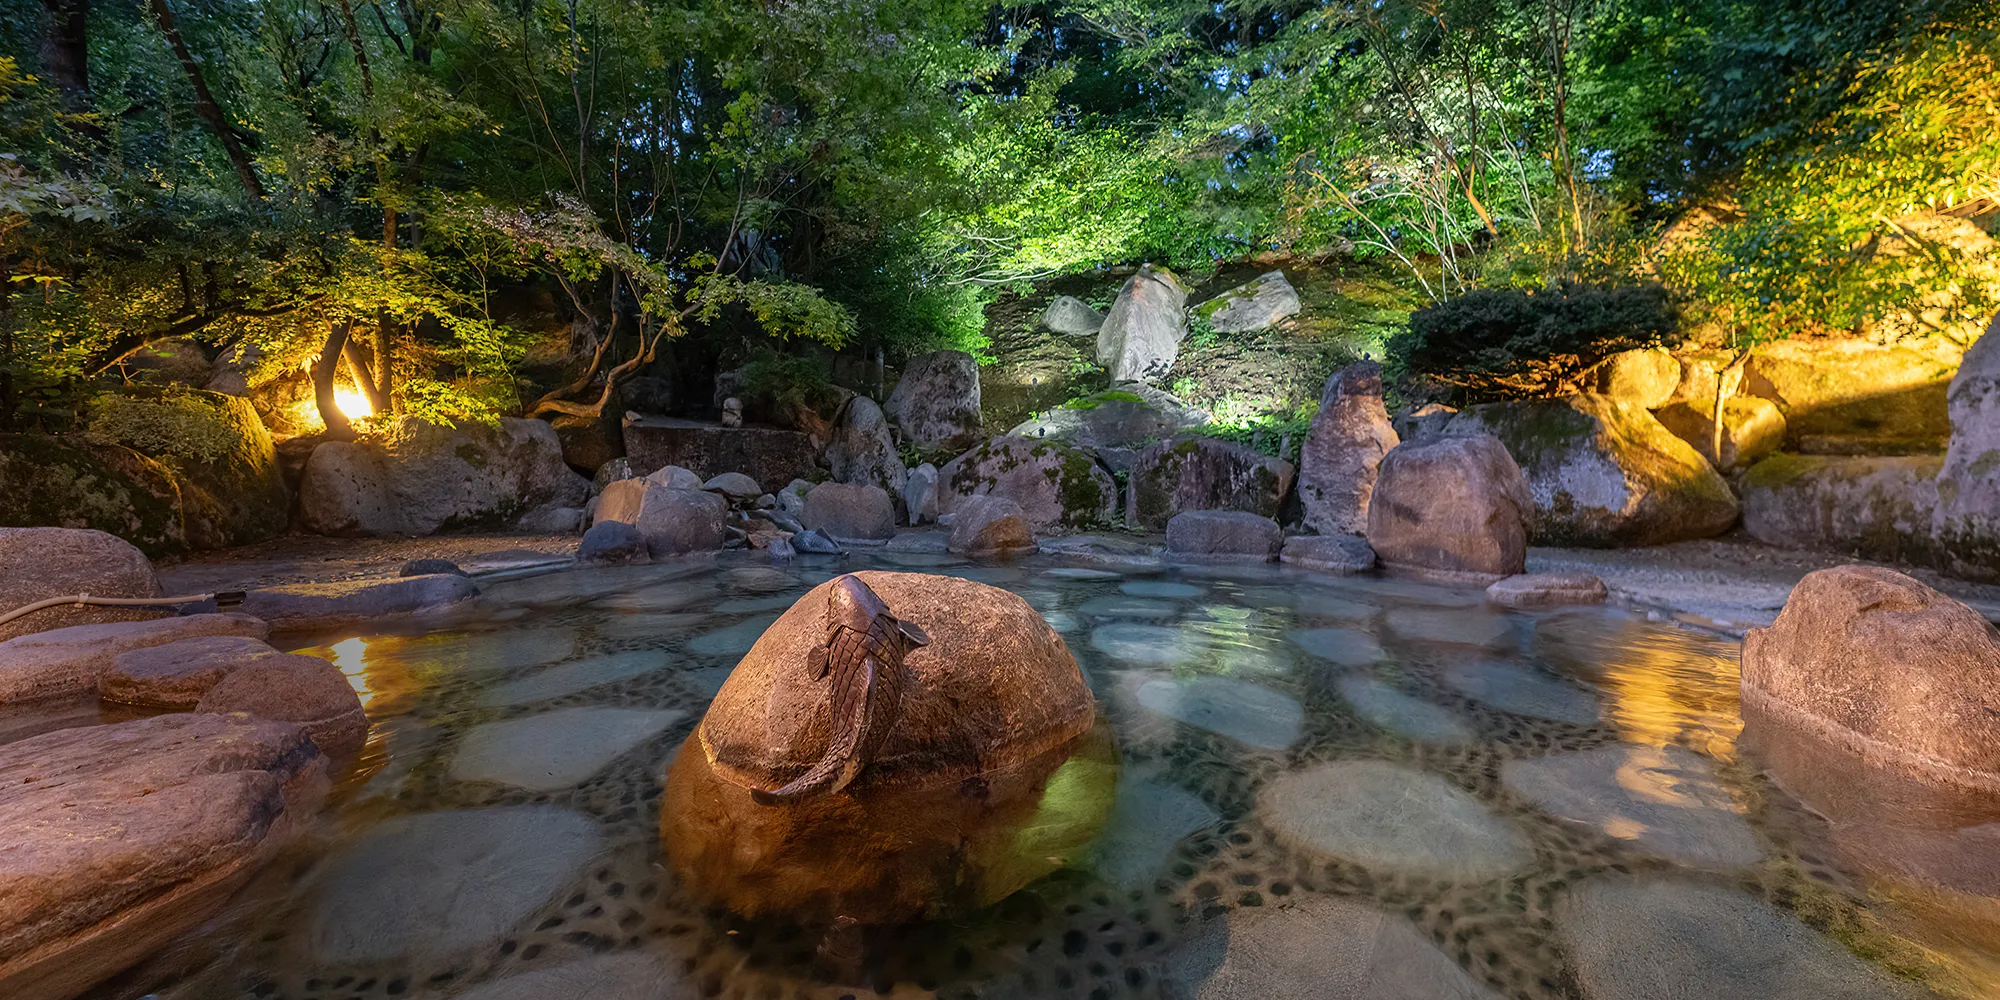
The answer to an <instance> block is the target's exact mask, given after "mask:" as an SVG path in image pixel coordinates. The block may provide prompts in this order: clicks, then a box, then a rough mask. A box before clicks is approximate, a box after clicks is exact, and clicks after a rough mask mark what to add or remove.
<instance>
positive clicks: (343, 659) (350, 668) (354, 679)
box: [327, 400, 375, 708]
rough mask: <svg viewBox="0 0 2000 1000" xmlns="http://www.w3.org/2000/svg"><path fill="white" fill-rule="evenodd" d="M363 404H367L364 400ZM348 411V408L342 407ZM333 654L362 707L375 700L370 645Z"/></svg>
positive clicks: (352, 643)
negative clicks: (370, 683) (370, 685)
mask: <svg viewBox="0 0 2000 1000" xmlns="http://www.w3.org/2000/svg"><path fill="white" fill-rule="evenodd" d="M363 402H364V403H365V402H367V401H366V400H363ZM341 408H342V409H346V407H344V406H343V407H341ZM327 649H328V651H329V652H331V653H332V654H333V665H334V666H336V667H339V668H340V672H341V673H343V674H346V675H347V684H348V686H349V687H352V688H353V689H354V693H355V694H357V695H360V696H361V706H362V707H363V708H366V707H368V703H369V702H371V701H374V700H375V692H374V691H373V690H372V689H370V688H369V686H368V643H367V641H366V640H364V639H362V638H361V637H360V636H356V637H354V638H352V639H345V640H342V641H340V642H336V643H334V644H333V645H332V646H329V647H327Z"/></svg>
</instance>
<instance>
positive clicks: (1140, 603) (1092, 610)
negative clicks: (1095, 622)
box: [1076, 595, 1180, 618]
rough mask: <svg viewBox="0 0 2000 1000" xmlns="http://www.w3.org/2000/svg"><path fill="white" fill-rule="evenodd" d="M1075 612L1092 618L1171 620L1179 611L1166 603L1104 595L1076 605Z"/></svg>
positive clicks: (1141, 598) (1140, 598)
mask: <svg viewBox="0 0 2000 1000" xmlns="http://www.w3.org/2000/svg"><path fill="white" fill-rule="evenodd" d="M1076 610H1077V613H1078V614H1085V615H1089V616H1091V617H1093V618H1172V617H1173V616H1174V614H1175V612H1177V611H1179V610H1180V609H1179V608H1177V607H1176V606H1174V605H1173V604H1170V603H1168V602H1166V601H1154V600H1148V599H1146V598H1143V597H1123V596H1116V595H1105V596H1103V597H1093V598H1091V599H1090V600H1088V601H1085V602H1083V603H1082V604H1079V605H1077V608H1076Z"/></svg>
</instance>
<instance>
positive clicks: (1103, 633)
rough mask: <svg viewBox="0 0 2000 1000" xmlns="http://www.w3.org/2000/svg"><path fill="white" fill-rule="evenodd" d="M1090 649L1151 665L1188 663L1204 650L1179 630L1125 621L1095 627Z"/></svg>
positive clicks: (1091, 632) (1126, 660) (1193, 639)
mask: <svg viewBox="0 0 2000 1000" xmlns="http://www.w3.org/2000/svg"><path fill="white" fill-rule="evenodd" d="M1090 648H1092V649H1094V650H1097V651H1098V652H1100V653H1103V654H1104V655H1106V656H1109V657H1112V658H1113V659H1118V660H1123V661H1125V662H1127V663H1136V664H1140V665H1142V666H1149V667H1171V666H1174V665H1175V664H1179V663H1186V662H1188V661H1190V660H1193V659H1194V658H1195V657H1196V656H1198V655H1200V653H1201V643H1200V641H1199V640H1197V639H1196V638H1195V637H1193V636H1191V635H1189V634H1187V633H1186V632H1184V631H1181V630H1180V629H1173V628H1168V627H1166V626H1165V625H1137V624H1131V623H1126V622H1120V623H1117V624H1112V625H1100V626H1098V627H1097V628H1094V629H1092V630H1091V631H1090Z"/></svg>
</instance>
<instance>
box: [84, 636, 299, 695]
mask: <svg viewBox="0 0 2000 1000" xmlns="http://www.w3.org/2000/svg"><path fill="white" fill-rule="evenodd" d="M287 655H288V654H285V653H280V652H278V651H277V650H275V649H272V648H271V644H270V643H267V642H265V641H264V640H262V639H253V638H251V637H249V636H247V635H209V636H202V637H200V638H196V639H181V640H178V641H175V642H169V643H166V644H164V645H160V646H147V647H145V648H144V649H134V650H130V651H128V652H124V653H120V654H118V655H117V656H116V657H115V658H113V659H112V661H111V669H110V670H107V671H105V673H104V676H103V677H101V678H99V679H98V682H97V695H98V697H100V698H103V699H104V700H105V701H112V702H117V703H119V704H121V705H145V706H148V707H151V708H167V709H178V710H181V711H185V710H187V709H190V708H193V707H194V706H195V705H196V704H197V703H199V702H200V701H201V696H202V695H205V694H207V693H208V691H209V689H210V688H212V687H214V686H216V685H217V684H220V683H222V679H223V678H224V677H227V676H229V673H230V671H232V670H235V669H236V668H238V667H242V666H247V665H248V664H251V663H254V662H257V661H260V660H268V659H271V658H274V657H283V656H287ZM298 659H300V660H312V661H314V662H316V663H319V664H321V665H324V664H325V662H326V661H324V660H319V659H318V658H317V657H310V656H302V657H298Z"/></svg>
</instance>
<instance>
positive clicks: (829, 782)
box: [750, 576, 930, 805]
mask: <svg viewBox="0 0 2000 1000" xmlns="http://www.w3.org/2000/svg"><path fill="white" fill-rule="evenodd" d="M929 643H930V636H928V635H926V634H924V630H923V629H920V628H918V627H917V626H916V625H915V624H914V623H912V622H905V621H901V620H899V619H897V618H896V616H895V615H893V614H891V613H890V612H889V609H888V607H887V606H886V605H884V604H883V603H882V599H881V598H880V597H879V596H877V595H876V594H875V592H874V591H873V590H870V589H869V588H868V585H867V584H864V583H862V582H861V581H860V580H858V579H856V578H855V577H853V576H843V577H840V578H839V579H838V580H837V581H836V584H835V587H834V592H833V594H832V595H831V596H830V597H829V600H828V607H827V636H826V641H825V642H823V643H822V644H821V645H819V646H817V647H815V648H814V649H813V650H812V652H811V653H809V654H808V655H807V661H806V668H807V673H808V674H809V675H810V676H811V677H813V678H814V679H826V678H827V677H828V675H831V683H830V684H829V688H830V690H829V694H830V695H831V697H832V706H831V711H830V712H829V713H828V716H827V725H828V727H829V730H830V733H829V736H828V739H827V745H826V752H825V753H824V754H822V755H821V756H820V759H819V761H818V763H815V764H814V765H813V766H812V767H811V768H810V769H809V770H807V771H806V773H804V774H802V775H800V776H799V777H797V778H796V779H793V780H792V781H790V782H788V783H786V784H785V785H783V786H781V787H779V788H775V789H771V790H764V789H754V790H752V791H751V793H750V794H751V797H752V798H753V799H754V800H756V801H757V802H759V803H763V804H766V805H769V804H772V803H776V802H783V801H788V800H790V801H797V800H800V799H805V798H811V797H813V796H817V795H830V794H833V793H835V792H838V791H840V790H841V789H844V788H846V787H847V786H848V785H849V784H850V783H851V782H853V781H854V779H855V777H856V776H858V775H859V774H860V773H861V770H862V768H864V767H867V766H868V762H869V759H870V758H871V757H873V756H874V753H875V750H876V748H877V747H879V746H880V745H881V744H882V741H883V740H884V739H885V738H886V737H887V736H888V731H889V729H890V728H891V727H893V726H894V725H895V724H896V722H897V721H898V719H899V718H900V716H901V714H902V712H901V709H902V699H903V656H904V654H905V653H907V652H909V650H911V649H913V648H915V647H917V646H923V645H928V644H929Z"/></svg>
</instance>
